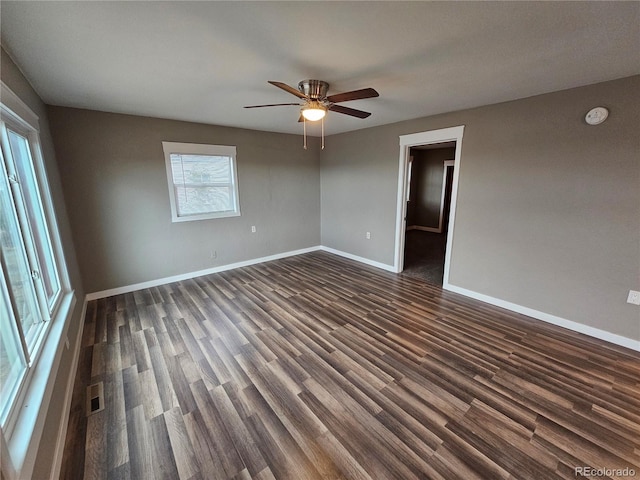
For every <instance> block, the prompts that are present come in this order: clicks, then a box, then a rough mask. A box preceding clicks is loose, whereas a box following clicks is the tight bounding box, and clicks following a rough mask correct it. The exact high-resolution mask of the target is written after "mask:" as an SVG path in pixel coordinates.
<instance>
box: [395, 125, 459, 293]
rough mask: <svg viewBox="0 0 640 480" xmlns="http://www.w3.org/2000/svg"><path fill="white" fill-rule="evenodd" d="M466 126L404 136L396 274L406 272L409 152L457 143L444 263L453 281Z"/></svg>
mask: <svg viewBox="0 0 640 480" xmlns="http://www.w3.org/2000/svg"><path fill="white" fill-rule="evenodd" d="M463 133H464V125H460V126H457V127H449V128H442V129H440V130H431V131H428V132H419V133H412V134H409V135H400V157H399V161H398V196H397V204H396V205H397V208H396V233H395V239H396V240H395V254H394V260H393V271H394V272H395V273H400V272H401V271H402V270H403V268H404V241H405V234H406V227H405V225H406V216H407V202H406V201H405V198H406V189H407V163H408V161H409V149H410V148H411V147H415V146H417V145H430V144H435V143H443V142H451V141H455V142H456V155H455V159H454V167H453V186H452V189H451V208H450V210H449V230H448V233H447V250H446V253H445V259H444V277H443V282H445V283H446V282H448V280H449V266H450V263H451V251H452V250H453V249H452V248H451V247H452V245H453V232H454V229H455V212H456V199H457V197H458V180H459V178H460V159H461V152H462V136H463Z"/></svg>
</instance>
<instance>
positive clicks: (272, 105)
mask: <svg viewBox="0 0 640 480" xmlns="http://www.w3.org/2000/svg"><path fill="white" fill-rule="evenodd" d="M285 105H296V106H298V107H299V106H300V104H299V103H269V104H267V105H249V106H248V107H244V108H262V107H282V106H285Z"/></svg>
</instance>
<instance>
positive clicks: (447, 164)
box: [437, 160, 456, 233]
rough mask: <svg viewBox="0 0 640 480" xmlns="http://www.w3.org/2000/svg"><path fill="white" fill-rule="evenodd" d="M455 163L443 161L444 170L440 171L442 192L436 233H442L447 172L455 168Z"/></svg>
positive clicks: (453, 161)
mask: <svg viewBox="0 0 640 480" xmlns="http://www.w3.org/2000/svg"><path fill="white" fill-rule="evenodd" d="M455 163H456V161H455V160H445V161H444V168H443V170H442V192H441V193H440V216H439V217H438V229H437V233H442V224H443V222H444V200H445V198H446V196H447V172H448V171H449V170H448V169H449V168H455ZM452 193H453V192H452Z"/></svg>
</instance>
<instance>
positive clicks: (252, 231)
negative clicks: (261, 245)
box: [251, 225, 256, 233]
mask: <svg viewBox="0 0 640 480" xmlns="http://www.w3.org/2000/svg"><path fill="white" fill-rule="evenodd" d="M251 233H256V226H255V225H251Z"/></svg>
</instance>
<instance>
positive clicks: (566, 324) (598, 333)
mask: <svg viewBox="0 0 640 480" xmlns="http://www.w3.org/2000/svg"><path fill="white" fill-rule="evenodd" d="M442 288H443V289H445V290H449V291H450V292H455V293H459V294H460V295H464V296H465V297H470V298H474V299H476V300H480V301H481V302H484V303H489V304H491V305H495V306H497V307H501V308H504V309H506V310H510V311H512V312H516V313H521V314H523V315H527V316H529V317H532V318H535V319H537V320H542V321H543V322H546V323H551V324H553V325H557V326H559V327H563V328H566V329H568V330H572V331H574V332H578V333H583V334H585V335H589V336H590V337H595V338H599V339H600V340H604V341H606V342H609V343H614V344H616V345H620V346H622V347H626V348H630V349H631V350H636V351H639V352H640V341H638V340H634V339H632V338H628V337H623V336H622V335H617V334H615V333H611V332H607V331H606V330H600V329H599V328H595V327H590V326H588V325H584V324H582V323H578V322H574V321H572V320H567V319H566V318H561V317H557V316H555V315H551V314H549V313H544V312H540V311H538V310H534V309H532V308H529V307H523V306H522V305H518V304H515V303H511V302H508V301H506V300H501V299H499V298H494V297H490V296H489V295H485V294H483V293H478V292H474V291H473V290H467V289H466V288H462V287H458V286H456V285H451V284H450V283H447V284H446V285H443V286H442Z"/></svg>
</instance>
